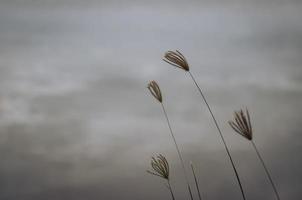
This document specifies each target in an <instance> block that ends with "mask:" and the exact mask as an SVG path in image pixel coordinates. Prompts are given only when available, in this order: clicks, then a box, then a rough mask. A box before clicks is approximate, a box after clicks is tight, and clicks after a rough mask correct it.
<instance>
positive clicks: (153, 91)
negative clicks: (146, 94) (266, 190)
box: [147, 81, 163, 103]
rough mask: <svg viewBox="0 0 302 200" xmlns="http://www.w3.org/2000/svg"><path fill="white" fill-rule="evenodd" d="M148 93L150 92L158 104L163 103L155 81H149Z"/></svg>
mask: <svg viewBox="0 0 302 200" xmlns="http://www.w3.org/2000/svg"><path fill="white" fill-rule="evenodd" d="M147 88H148V89H149V91H150V92H151V94H152V95H153V96H154V97H155V98H156V99H157V100H158V101H159V102H160V103H162V101H163V97H162V95H161V91H160V88H159V86H158V84H157V83H156V82H155V81H150V83H149V84H148V87H147Z"/></svg>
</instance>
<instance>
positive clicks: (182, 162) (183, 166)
mask: <svg viewBox="0 0 302 200" xmlns="http://www.w3.org/2000/svg"><path fill="white" fill-rule="evenodd" d="M161 106H162V109H163V112H164V114H165V118H166V120H167V124H168V126H169V130H170V134H171V137H172V139H173V142H174V144H175V147H176V150H177V154H178V157H179V160H180V162H181V166H182V169H183V173H184V175H185V179H186V182H187V185H188V190H189V193H190V197H191V200H193V195H192V190H191V187H190V184H189V179H188V176H187V173H186V168H185V164H184V161H183V158H182V156H181V153H180V150H179V147H178V145H177V142H176V139H175V137H174V134H173V130H172V127H171V124H170V120H169V118H168V114H167V112H166V109H165V106H164V104H163V103H161Z"/></svg>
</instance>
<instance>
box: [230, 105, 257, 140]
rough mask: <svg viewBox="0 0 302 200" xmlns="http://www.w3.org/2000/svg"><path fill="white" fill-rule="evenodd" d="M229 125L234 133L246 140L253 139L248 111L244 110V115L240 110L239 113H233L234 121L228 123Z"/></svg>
mask: <svg viewBox="0 0 302 200" xmlns="http://www.w3.org/2000/svg"><path fill="white" fill-rule="evenodd" d="M229 125H230V126H231V127H232V128H233V129H234V131H236V132H237V133H239V134H240V135H242V136H243V137H245V138H246V139H248V140H252V139H253V131H252V125H251V119H250V114H249V111H248V109H246V113H244V112H243V110H242V109H241V110H240V111H235V112H234V121H229Z"/></svg>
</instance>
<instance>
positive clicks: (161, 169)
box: [147, 154, 175, 200]
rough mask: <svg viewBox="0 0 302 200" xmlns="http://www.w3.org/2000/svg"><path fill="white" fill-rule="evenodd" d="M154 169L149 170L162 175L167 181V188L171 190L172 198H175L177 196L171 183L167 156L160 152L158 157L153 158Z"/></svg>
mask: <svg viewBox="0 0 302 200" xmlns="http://www.w3.org/2000/svg"><path fill="white" fill-rule="evenodd" d="M151 167H152V170H147V172H148V173H149V174H152V175H154V176H158V177H161V178H163V179H165V180H166V181H167V188H168V189H169V191H170V194H171V198H172V200H175V196H174V193H173V190H172V187H171V183H170V168H169V163H168V161H167V159H166V158H165V156H163V155H161V154H159V155H157V156H156V157H152V158H151Z"/></svg>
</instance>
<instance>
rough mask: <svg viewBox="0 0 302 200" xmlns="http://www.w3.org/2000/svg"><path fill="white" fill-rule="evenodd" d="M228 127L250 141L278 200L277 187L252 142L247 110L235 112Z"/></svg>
mask: <svg viewBox="0 0 302 200" xmlns="http://www.w3.org/2000/svg"><path fill="white" fill-rule="evenodd" d="M229 124H230V126H231V127H232V128H233V130H234V131H235V132H237V133H239V134H240V135H242V136H243V137H244V138H246V139H248V140H250V141H251V143H252V145H253V147H254V149H255V151H256V153H257V156H258V158H259V160H260V162H261V164H262V166H263V168H264V170H265V173H266V175H267V177H268V179H269V181H270V183H271V185H272V188H273V190H274V192H275V195H276V198H277V199H278V200H280V196H279V193H278V190H277V187H276V186H275V184H274V181H273V179H272V177H271V175H270V173H269V170H268V168H267V167H266V165H265V162H264V160H263V159H262V156H261V154H260V152H259V151H258V148H257V146H256V144H255V143H254V141H253V130H252V125H251V118H250V114H249V111H248V109H247V108H246V113H244V112H243V110H242V109H240V111H235V112H234V121H229Z"/></svg>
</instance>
